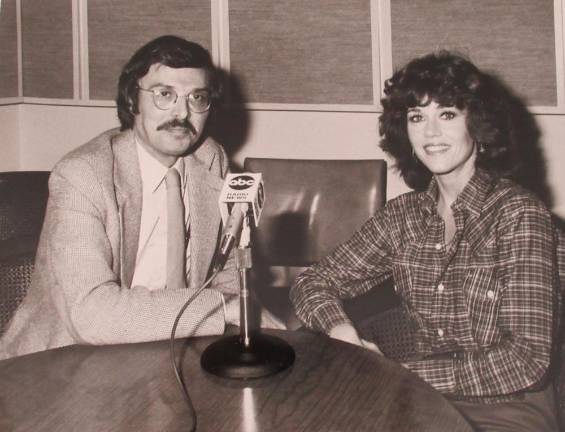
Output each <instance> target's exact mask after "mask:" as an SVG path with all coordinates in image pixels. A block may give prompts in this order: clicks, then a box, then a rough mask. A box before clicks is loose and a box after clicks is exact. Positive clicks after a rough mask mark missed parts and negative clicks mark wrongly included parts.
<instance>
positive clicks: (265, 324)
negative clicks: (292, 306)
mask: <svg viewBox="0 0 565 432" xmlns="http://www.w3.org/2000/svg"><path fill="white" fill-rule="evenodd" d="M261 328H268V329H276V330H286V325H285V324H284V323H283V322H282V321H281V320H280V319H278V318H277V317H276V316H274V315H273V314H272V313H271V312H269V311H268V310H267V309H265V308H261Z"/></svg>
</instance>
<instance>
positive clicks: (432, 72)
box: [379, 51, 539, 190]
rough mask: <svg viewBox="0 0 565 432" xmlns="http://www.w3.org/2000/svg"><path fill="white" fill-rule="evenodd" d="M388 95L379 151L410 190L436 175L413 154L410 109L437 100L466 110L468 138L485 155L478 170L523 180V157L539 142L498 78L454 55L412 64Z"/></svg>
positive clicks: (394, 79) (527, 117)
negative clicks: (408, 117)
mask: <svg viewBox="0 0 565 432" xmlns="http://www.w3.org/2000/svg"><path fill="white" fill-rule="evenodd" d="M384 93H385V97H384V98H383V99H382V100H381V103H382V106H383V113H382V115H381V117H380V126H379V132H380V135H381V142H380V146H381V148H382V149H383V150H384V151H386V152H387V153H389V154H390V155H391V156H392V157H394V159H395V161H396V167H397V169H398V170H399V171H400V174H401V176H402V177H403V179H404V181H405V182H406V184H407V185H408V186H410V187H411V188H413V189H416V190H422V189H425V188H426V187H427V185H428V183H429V181H430V179H431V172H430V171H429V170H428V169H427V168H426V167H425V166H424V165H423V164H422V163H420V162H419V160H418V159H417V158H416V157H415V156H414V154H413V151H412V145H411V143H410V140H409V138H408V131H407V112H408V109H409V108H413V107H415V106H422V105H425V104H428V103H430V102H431V101H432V100H433V101H435V102H436V103H438V104H439V105H441V106H444V107H450V106H455V107H457V108H458V109H460V110H465V111H466V112H467V129H468V131H469V135H470V136H471V138H472V139H473V140H474V142H475V144H476V145H477V149H480V151H478V152H477V159H476V166H477V167H482V168H484V169H486V170H488V171H490V172H491V173H493V174H495V175H497V176H500V177H506V178H510V179H516V178H517V177H518V178H519V177H520V174H519V173H520V172H521V171H522V168H523V167H522V165H523V164H522V163H521V160H523V157H520V152H521V151H522V150H523V148H527V147H531V145H532V144H535V142H537V140H538V138H539V130H538V128H537V126H536V124H535V120H534V119H533V117H532V116H531V115H530V114H529V113H528V112H527V109H526V108H525V105H524V104H523V103H522V102H521V101H520V100H519V99H518V98H517V97H516V96H514V95H513V94H512V93H511V91H510V90H509V89H508V88H507V87H506V86H505V85H504V84H503V83H502V82H501V81H500V80H499V79H498V78H496V77H495V76H494V75H491V74H488V73H485V72H482V71H481V70H479V69H478V68H477V67H476V66H475V65H474V64H473V63H471V62H470V61H469V60H468V59H466V58H465V57H463V56H462V55H459V54H454V53H452V52H449V51H439V52H437V53H432V54H428V55H426V56H423V57H420V58H416V59H414V60H412V61H410V62H409V63H408V64H407V65H406V66H404V67H403V68H402V69H400V70H398V71H397V72H395V73H394V75H393V76H392V78H390V79H389V80H387V81H386V82H385V89H384ZM532 140H533V141H534V142H533V143H532Z"/></svg>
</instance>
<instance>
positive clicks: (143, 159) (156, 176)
mask: <svg viewBox="0 0 565 432" xmlns="http://www.w3.org/2000/svg"><path fill="white" fill-rule="evenodd" d="M134 137H135V135H134ZM135 144H136V146H137V155H138V159H139V168H140V171H141V182H142V184H143V190H144V191H147V192H149V193H153V192H155V191H156V190H157V188H158V187H159V186H160V185H161V183H163V180H164V179H165V175H166V174H167V171H168V170H169V168H167V167H166V166H165V165H163V164H162V163H161V162H159V161H158V160H157V159H155V158H154V157H153V156H152V155H151V154H150V153H149V152H148V151H147V150H146V149H145V147H143V146H142V145H141V144H140V143H139V140H138V139H137V137H135ZM173 167H174V168H176V169H177V170H178V172H179V173H180V178H181V188H182V189H183V190H184V185H185V169H184V159H183V158H182V157H179V158H178V159H177V161H176V162H175V164H174V165H173Z"/></svg>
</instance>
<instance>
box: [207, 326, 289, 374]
mask: <svg viewBox="0 0 565 432" xmlns="http://www.w3.org/2000/svg"><path fill="white" fill-rule="evenodd" d="M250 341H251V343H250V346H249V347H245V345H244V344H243V343H242V342H241V337H240V336H239V335H234V336H226V337H223V338H222V339H220V340H218V341H216V342H213V343H212V344H210V345H209V346H208V347H207V348H206V349H205V350H204V352H203V353H202V357H201V358H200V365H201V366H202V369H204V370H205V371H206V372H209V373H211V374H213V375H217V376H220V377H223V378H232V379H252V378H262V377H266V376H269V375H274V374H276V373H278V372H282V371H283V370H285V369H287V368H288V367H290V366H292V364H293V363H294V358H295V356H294V350H293V349H292V347H291V346H290V345H289V344H288V343H286V342H285V341H284V340H282V339H279V338H277V337H274V336H270V335H263V334H255V335H253V336H252V337H251V339H250Z"/></svg>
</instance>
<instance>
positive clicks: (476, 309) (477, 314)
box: [463, 265, 503, 347]
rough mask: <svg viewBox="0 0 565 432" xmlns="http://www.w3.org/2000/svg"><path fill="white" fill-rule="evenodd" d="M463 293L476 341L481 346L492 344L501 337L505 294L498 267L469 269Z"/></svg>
mask: <svg viewBox="0 0 565 432" xmlns="http://www.w3.org/2000/svg"><path fill="white" fill-rule="evenodd" d="M463 293H464V295H465V300H466V305H467V314H468V316H469V322H470V326H471V333H472V335H473V337H474V339H475V341H476V342H477V344H478V345H479V346H481V347H488V346H491V345H492V344H494V343H495V342H496V341H497V340H498V339H499V331H498V316H499V313H500V305H501V303H502V296H503V289H502V284H501V283H500V282H499V278H498V275H497V268H496V267H495V266H493V265H490V266H477V267H473V268H471V269H469V270H468V271H467V274H466V277H465V279H464V281H463Z"/></svg>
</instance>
